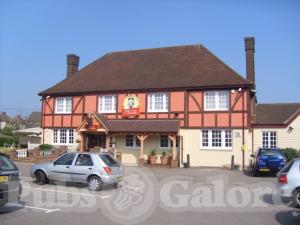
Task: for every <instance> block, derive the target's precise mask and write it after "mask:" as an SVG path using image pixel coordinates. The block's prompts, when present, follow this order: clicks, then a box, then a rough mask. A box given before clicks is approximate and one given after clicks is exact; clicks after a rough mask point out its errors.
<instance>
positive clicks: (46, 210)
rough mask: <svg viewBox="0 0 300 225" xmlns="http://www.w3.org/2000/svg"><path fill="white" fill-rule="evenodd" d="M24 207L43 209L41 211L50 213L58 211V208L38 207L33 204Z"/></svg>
mask: <svg viewBox="0 0 300 225" xmlns="http://www.w3.org/2000/svg"><path fill="white" fill-rule="evenodd" d="M24 207H25V208H29V209H38V210H43V211H45V213H52V212H57V211H60V209H46V208H40V207H35V206H29V205H25V206H24Z"/></svg>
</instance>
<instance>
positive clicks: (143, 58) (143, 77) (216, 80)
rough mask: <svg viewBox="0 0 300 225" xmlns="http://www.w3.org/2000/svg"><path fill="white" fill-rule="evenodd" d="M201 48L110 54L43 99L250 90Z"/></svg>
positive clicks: (229, 70)
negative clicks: (118, 93)
mask: <svg viewBox="0 0 300 225" xmlns="http://www.w3.org/2000/svg"><path fill="white" fill-rule="evenodd" d="M247 85H249V82H248V81H247V80H246V79H244V78H243V77H242V76H240V75H239V74H238V73H236V72H235V71H234V70H232V69H231V68H230V67H228V66H227V65H226V64H225V63H223V62H222V61H221V60H220V59H218V58H217V57H216V56H215V55H213V54H212V53H211V52H210V51H208V50H207V49H206V48H205V47H203V46H202V45H188V46H177V47H165V48H154V49H142V50H134V51H124V52H114V53H108V54H106V55H104V56H103V57H101V58H99V59H97V60H96V61H94V62H93V63H91V64H89V65H88V66H86V67H84V68H83V69H81V70H79V71H78V72H76V73H75V74H73V75H72V76H70V78H68V79H64V80H63V81H61V82H59V83H58V84H56V85H54V86H53V87H51V88H49V89H47V90H45V91H42V92H40V93H39V94H40V95H51V94H53V95H55V94H57V95H58V94H74V93H84V92H109V91H128V90H153V89H155V90H159V89H173V88H199V87H200V88H201V87H203V88H206V87H220V86H221V87H223V86H226V87H227V86H228V87H229V86H230V87H232V86H247Z"/></svg>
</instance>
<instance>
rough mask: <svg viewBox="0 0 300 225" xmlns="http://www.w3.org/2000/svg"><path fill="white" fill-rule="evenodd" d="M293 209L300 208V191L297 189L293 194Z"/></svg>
mask: <svg viewBox="0 0 300 225" xmlns="http://www.w3.org/2000/svg"><path fill="white" fill-rule="evenodd" d="M292 206H293V207H297V208H299V207H300V189H296V190H295V191H294V192H293V205H292Z"/></svg>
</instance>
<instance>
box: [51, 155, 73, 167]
mask: <svg viewBox="0 0 300 225" xmlns="http://www.w3.org/2000/svg"><path fill="white" fill-rule="evenodd" d="M75 155H76V153H67V154H65V155H63V156H62V157H60V158H59V159H57V160H56V161H55V162H54V165H64V166H65V165H72V162H73V160H74V158H75Z"/></svg>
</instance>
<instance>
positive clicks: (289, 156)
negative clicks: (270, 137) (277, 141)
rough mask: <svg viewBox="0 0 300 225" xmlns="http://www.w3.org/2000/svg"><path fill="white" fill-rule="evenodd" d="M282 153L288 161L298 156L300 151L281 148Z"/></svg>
mask: <svg viewBox="0 0 300 225" xmlns="http://www.w3.org/2000/svg"><path fill="white" fill-rule="evenodd" d="M283 153H284V155H285V158H286V160H287V161H288V162H289V161H291V160H292V159H294V158H298V157H300V151H299V150H297V149H294V148H285V149H283Z"/></svg>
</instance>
